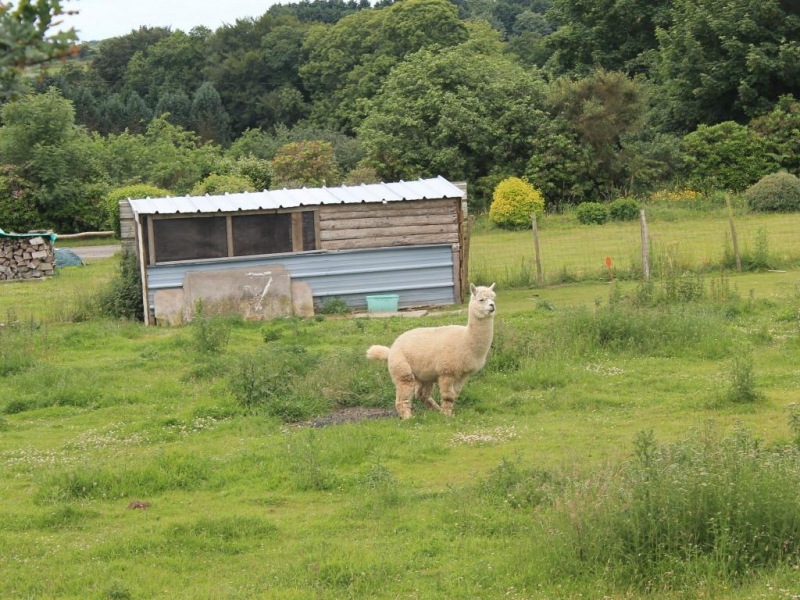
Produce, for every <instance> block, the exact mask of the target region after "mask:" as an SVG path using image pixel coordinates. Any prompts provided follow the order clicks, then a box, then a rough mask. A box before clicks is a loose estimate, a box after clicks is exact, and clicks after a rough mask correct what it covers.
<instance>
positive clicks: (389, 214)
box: [319, 198, 461, 250]
mask: <svg viewBox="0 0 800 600" xmlns="http://www.w3.org/2000/svg"><path fill="white" fill-rule="evenodd" d="M460 203H461V199H460V198H458V199H442V200H402V201H397V202H388V203H386V204H378V203H368V204H336V205H323V206H320V207H319V241H320V248H321V249H323V250H344V249H351V248H382V247H392V246H418V245H424V244H459V226H460V224H459V222H458V221H459V209H460Z"/></svg>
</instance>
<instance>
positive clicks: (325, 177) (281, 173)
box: [272, 141, 341, 189]
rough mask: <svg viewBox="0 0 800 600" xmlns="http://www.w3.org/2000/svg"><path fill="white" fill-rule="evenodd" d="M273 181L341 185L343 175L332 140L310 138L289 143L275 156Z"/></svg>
mask: <svg viewBox="0 0 800 600" xmlns="http://www.w3.org/2000/svg"><path fill="white" fill-rule="evenodd" d="M272 171H273V174H274V179H273V184H274V185H275V186H277V187H287V188H290V189H291V188H298V187H303V186H305V187H320V186H334V185H338V184H339V182H340V180H341V176H340V174H339V170H338V169H337V166H336V157H335V156H334V153H333V146H332V145H331V144H330V143H329V142H321V141H308V142H292V143H290V144H286V145H285V146H283V147H282V148H281V149H280V150H278V153H277V154H276V155H275V158H273V159H272Z"/></svg>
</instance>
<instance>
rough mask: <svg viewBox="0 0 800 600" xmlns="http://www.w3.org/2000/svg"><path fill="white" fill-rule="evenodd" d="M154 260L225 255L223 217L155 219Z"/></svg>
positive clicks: (225, 226)
mask: <svg viewBox="0 0 800 600" xmlns="http://www.w3.org/2000/svg"><path fill="white" fill-rule="evenodd" d="M153 238H154V239H153V243H154V245H155V258H156V262H169V261H175V260H197V259H203V258H222V257H224V256H228V234H227V225H226V222H225V217H190V218H184V219H154V220H153Z"/></svg>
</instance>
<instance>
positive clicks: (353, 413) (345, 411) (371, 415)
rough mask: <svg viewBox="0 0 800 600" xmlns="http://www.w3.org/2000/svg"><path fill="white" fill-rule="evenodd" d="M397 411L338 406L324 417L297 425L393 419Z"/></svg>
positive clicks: (317, 425) (321, 425)
mask: <svg viewBox="0 0 800 600" xmlns="http://www.w3.org/2000/svg"><path fill="white" fill-rule="evenodd" d="M395 418H397V412H395V410H394V409H393V408H363V407H360V406H352V407H349V408H339V409H337V410H335V411H333V412H332V413H331V414H329V415H326V416H324V417H319V418H316V419H312V420H310V421H303V422H302V423H297V426H298V427H328V426H329V425H340V424H342V423H360V422H361V421H366V420H367V419H395Z"/></svg>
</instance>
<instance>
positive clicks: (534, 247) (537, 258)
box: [531, 213, 542, 287]
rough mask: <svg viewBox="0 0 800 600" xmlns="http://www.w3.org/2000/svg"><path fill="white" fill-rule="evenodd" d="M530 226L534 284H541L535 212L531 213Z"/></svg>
mask: <svg viewBox="0 0 800 600" xmlns="http://www.w3.org/2000/svg"><path fill="white" fill-rule="evenodd" d="M531 227H532V228H533V250H534V256H535V258H536V285H538V286H539V287H541V286H542V258H541V255H540V254H539V227H538V226H537V224H536V213H531Z"/></svg>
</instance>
